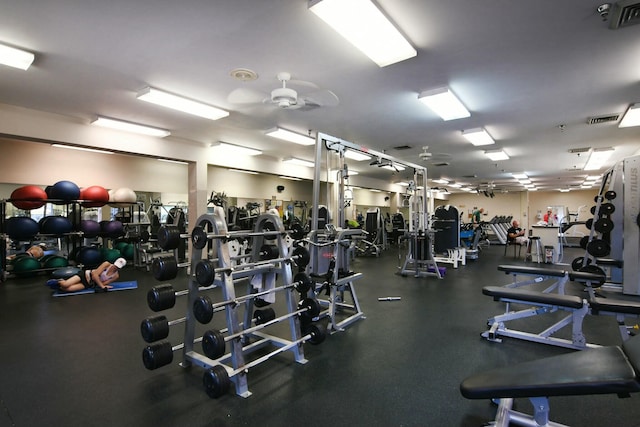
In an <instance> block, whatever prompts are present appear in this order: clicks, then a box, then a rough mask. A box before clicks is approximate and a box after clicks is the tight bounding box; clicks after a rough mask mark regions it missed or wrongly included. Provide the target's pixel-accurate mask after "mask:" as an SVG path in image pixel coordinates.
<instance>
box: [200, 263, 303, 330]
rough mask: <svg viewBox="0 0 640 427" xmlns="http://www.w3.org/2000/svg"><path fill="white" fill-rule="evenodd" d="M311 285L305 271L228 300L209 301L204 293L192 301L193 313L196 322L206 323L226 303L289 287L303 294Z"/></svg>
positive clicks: (234, 302) (233, 302)
mask: <svg viewBox="0 0 640 427" xmlns="http://www.w3.org/2000/svg"><path fill="white" fill-rule="evenodd" d="M313 285H314V282H313V280H311V278H310V277H309V276H307V275H306V274H305V273H302V272H300V273H298V274H296V275H295V276H294V278H293V282H291V283H289V284H287V285H283V286H278V287H275V288H273V289H268V290H265V291H260V292H256V293H253V294H247V295H243V296H240V297H237V298H234V299H232V300H228V301H221V302H218V303H213V302H212V301H211V298H209V297H208V296H206V295H201V296H199V297H198V298H196V300H195V301H194V303H193V315H194V317H195V318H196V320H197V321H198V322H200V323H202V324H207V323H209V322H210V321H211V319H212V318H213V313H214V311H216V310H217V309H218V308H220V307H225V306H227V305H237V304H240V303H242V302H245V301H247V300H249V299H253V298H259V297H261V296H263V295H267V294H270V293H271V292H276V291H281V290H284V289H291V288H293V289H295V290H297V291H298V292H300V294H301V295H305V294H306V293H307V292H309V289H311V287H312V286H313Z"/></svg>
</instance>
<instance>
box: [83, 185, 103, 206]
mask: <svg viewBox="0 0 640 427" xmlns="http://www.w3.org/2000/svg"><path fill="white" fill-rule="evenodd" d="M80 199H81V200H84V202H82V203H81V204H82V206H84V207H86V208H99V207H101V206H104V205H106V204H107V202H108V201H109V192H108V191H107V189H106V188H104V187H101V186H99V185H92V186H91V187H87V188H82V189H81V190H80Z"/></svg>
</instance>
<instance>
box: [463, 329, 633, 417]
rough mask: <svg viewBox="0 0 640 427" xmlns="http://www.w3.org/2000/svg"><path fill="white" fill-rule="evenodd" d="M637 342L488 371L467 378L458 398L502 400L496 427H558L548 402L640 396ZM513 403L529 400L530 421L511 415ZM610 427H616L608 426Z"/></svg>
mask: <svg viewBox="0 0 640 427" xmlns="http://www.w3.org/2000/svg"><path fill="white" fill-rule="evenodd" d="M639 367H640V336H636V337H633V338H630V339H629V340H627V341H625V342H624V343H623V344H622V346H621V347H619V346H615V347H600V348H594V349H588V350H585V351H581V352H575V353H569V354H564V355H560V356H553V357H548V358H544V359H539V360H534V361H530V362H524V363H519V364H516V365H513V366H509V367H503V368H497V369H492V370H490V371H486V372H481V373H478V374H475V375H472V376H470V377H468V378H466V379H465V380H464V381H462V383H461V384H460V392H461V394H462V395H463V396H464V397H466V398H467V399H500V402H499V406H498V411H497V414H496V419H495V425H496V426H503V427H507V426H509V423H510V422H512V423H514V424H518V425H525V426H561V425H562V424H558V423H553V422H550V421H549V410H550V407H549V401H548V398H549V397H552V396H580V395H594V394H617V395H618V396H619V397H627V396H629V395H630V394H631V393H637V392H638V391H640V379H639V376H640V371H639V369H638V368H639ZM514 398H528V399H529V400H530V401H531V403H532V405H533V411H534V412H533V415H528V414H524V413H521V412H517V411H514V410H513V409H512V405H513V399H514ZM610 425H616V423H615V420H612V421H611V423H610Z"/></svg>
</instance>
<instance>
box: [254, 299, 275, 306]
mask: <svg viewBox="0 0 640 427" xmlns="http://www.w3.org/2000/svg"><path fill="white" fill-rule="evenodd" d="M269 304H271V303H270V302H267V301H265V300H263V299H262V298H254V299H253V305H255V306H256V307H258V308H262V307H266V306H268V305H269Z"/></svg>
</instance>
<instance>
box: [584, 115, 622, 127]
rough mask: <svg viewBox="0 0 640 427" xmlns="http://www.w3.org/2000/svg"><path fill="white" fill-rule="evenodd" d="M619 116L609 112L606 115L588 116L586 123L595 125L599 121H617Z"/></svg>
mask: <svg viewBox="0 0 640 427" xmlns="http://www.w3.org/2000/svg"><path fill="white" fill-rule="evenodd" d="M619 118H620V114H609V115H607V116H600V117H589V118H588V119H587V124H589V125H597V124H600V123H607V122H617V121H618V119H619Z"/></svg>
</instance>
